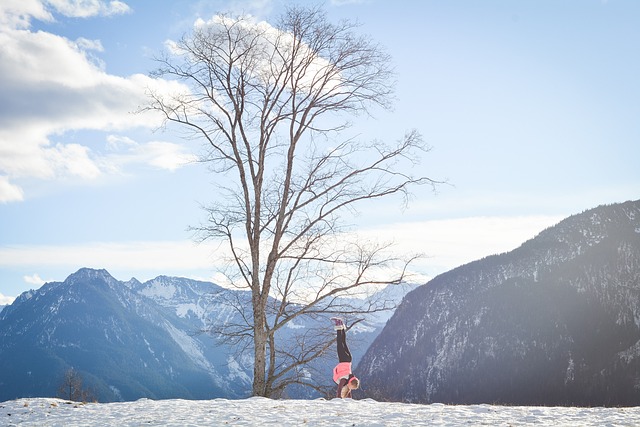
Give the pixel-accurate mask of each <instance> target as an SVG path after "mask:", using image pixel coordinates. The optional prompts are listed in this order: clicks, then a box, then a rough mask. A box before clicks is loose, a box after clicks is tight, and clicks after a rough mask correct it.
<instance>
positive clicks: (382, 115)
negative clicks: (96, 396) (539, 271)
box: [0, 0, 640, 305]
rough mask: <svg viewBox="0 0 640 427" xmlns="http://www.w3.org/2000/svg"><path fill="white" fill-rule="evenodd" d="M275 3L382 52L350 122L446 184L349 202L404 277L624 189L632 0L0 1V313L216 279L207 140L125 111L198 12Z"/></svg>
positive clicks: (277, 10) (260, 9)
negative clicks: (316, 8)
mask: <svg viewBox="0 0 640 427" xmlns="http://www.w3.org/2000/svg"><path fill="white" fill-rule="evenodd" d="M291 4H299V5H305V4H308V5H318V4H319V5H321V6H322V8H323V9H324V10H325V12H326V13H327V16H328V18H329V20H331V21H332V22H338V21H340V20H342V19H347V20H350V21H354V22H358V23H359V24H360V26H359V27H358V28H357V30H356V31H357V32H359V33H360V34H363V35H366V36H367V37H370V38H371V39H372V40H374V41H375V42H377V43H379V44H380V45H381V46H382V47H383V48H384V49H385V50H386V51H387V52H388V53H389V54H390V55H391V57H392V61H393V63H392V64H391V65H392V66H393V68H394V69H395V73H396V80H397V84H396V89H395V100H394V108H393V109H392V110H390V111H373V114H372V117H362V118H358V119H356V120H354V122H353V126H352V128H351V129H350V131H351V132H354V133H355V134H357V135H358V136H359V137H362V138H365V139H370V140H373V139H382V140H397V139H399V138H400V137H401V136H402V135H403V134H404V133H405V132H406V131H407V130H410V129H417V130H418V131H419V132H420V133H421V134H422V135H423V137H424V139H425V140H426V141H427V143H428V144H429V145H430V146H431V151H429V152H428V153H427V154H426V155H424V156H423V157H422V158H420V159H419V162H420V168H422V171H423V173H424V174H425V175H426V176H428V177H430V178H432V179H436V180H440V181H446V184H443V185H439V186H438V187H437V191H436V192H435V193H434V192H433V191H431V189H430V188H422V187H421V188H417V189H415V191H414V193H413V197H412V199H411V201H410V203H409V204H408V206H406V207H403V206H402V204H401V203H400V201H399V200H397V199H389V200H388V201H386V202H384V203H382V204H378V205H376V206H375V207H373V208H369V207H367V208H363V209H362V211H361V212H360V213H359V216H358V218H357V220H356V221H355V222H354V230H353V231H354V232H358V233H359V234H361V235H363V236H372V237H376V238H381V239H392V240H393V241H394V242H395V244H396V248H397V250H398V251H400V252H406V253H410V252H411V253H413V252H421V253H424V254H425V257H424V258H422V259H420V260H418V261H417V262H415V263H414V264H413V265H412V269H413V271H414V272H415V273H416V277H418V278H419V279H418V280H423V281H426V280H428V279H429V278H431V277H434V276H435V275H437V274H440V273H443V272H445V271H447V270H449V269H451V268H454V267H457V266H459V265H462V264H464V263H467V262H470V261H473V260H475V259H479V258H482V257H484V256H488V255H492V254H496V253H501V252H506V251H509V250H512V249H514V248H516V247H518V246H519V245H520V244H521V243H523V242H524V241H526V240H528V239H530V238H533V237H534V236H535V235H537V234H538V233H539V232H540V231H542V230H543V229H545V228H547V227H550V226H552V225H554V224H556V223H557V222H559V221H560V220H562V219H563V218H566V217H568V216H570V215H573V214H577V213H580V212H583V211H584V210H587V209H590V208H593V207H596V206H599V205H601V204H609V203H618V202H624V201H627V200H637V199H639V198H640V167H638V163H639V162H638V159H640V120H639V117H640V78H638V76H640V54H639V53H638V52H639V50H638V45H639V43H640V25H638V22H640V2H637V1H635V0H565V1H557V0H521V1H511V0H485V1H477V0H450V1H441V0H415V1H411V0H404V1H396V2H389V1H386V0H329V1H325V2H323V3H317V2H314V3H312V2H304V1H300V2H297V3H293V2H288V1H284V0H229V1H222V0H217V1H216V0H210V1H197V0H180V1H169V0H162V1H143V0H133V1H127V0H123V1H117V0H113V1H111V0H104V1H100V0H82V1H80V0H3V1H2V2H0V99H1V100H2V102H1V103H0V305H1V304H6V303H10V302H11V301H12V300H13V299H14V298H15V297H16V296H18V295H19V294H20V293H22V292H24V291H27V290H29V289H35V288H38V287H40V286H41V285H42V284H43V283H45V282H48V281H62V280H64V279H65V278H66V277H67V276H68V275H69V274H72V273H73V272H75V271H77V270H78V269H79V268H81V267H92V268H105V269H107V270H108V271H109V272H110V273H111V274H112V275H113V276H114V277H116V278H117V279H119V280H128V279H129V278H131V277H136V278H137V279H138V280H141V281H144V280H149V279H152V278H154V277H156V276H158V275H172V276H182V277H189V278H195V279H203V280H212V281H218V280H219V278H220V275H219V271H220V265H219V262H218V261H219V256H218V254H219V252H218V251H219V250H220V249H219V246H218V245H216V244H215V242H212V243H208V244H197V243H196V242H195V241H194V236H193V233H192V232H191V231H189V227H192V226H197V225H199V224H201V223H202V222H203V221H204V220H205V218H206V216H205V212H204V210H203V209H202V206H203V205H206V204H207V203H210V202H211V195H212V193H214V189H215V185H216V176H215V175H214V174H213V173H212V172H211V171H210V170H208V169H207V167H206V165H203V164H201V163H198V162H195V161H194V160H196V159H197V158H198V156H199V155H200V154H202V153H203V150H204V143H203V142H202V141H196V140H186V139H184V138H183V135H182V134H181V133H180V131H179V129H177V128H174V127H171V126H168V127H166V128H162V127H161V126H160V121H159V120H158V117H155V116H152V115H145V114H140V113H136V111H137V110H139V108H140V107H141V106H143V105H144V104H145V103H146V102H148V98H147V96H146V95H145V90H146V89H147V88H153V89H154V90H158V91H161V92H162V91H170V90H172V89H175V88H176V84H177V83H176V82H171V81H165V80H159V79H154V78H152V77H150V73H151V72H152V71H153V70H154V69H156V68H157V66H158V64H157V62H156V61H155V60H154V58H155V57H158V56H159V55H160V54H162V52H164V51H165V49H166V46H167V44H168V43H170V42H171V41H175V40H177V39H179V38H180V37H182V36H183V35H185V34H186V35H188V34H189V33H190V31H191V30H192V28H193V25H194V23H195V22H196V21H197V20H199V19H201V20H205V21H206V20H208V19H210V18H211V17H213V16H214V15H216V14H217V13H220V12H224V13H231V14H250V15H252V16H253V17H254V19H255V20H256V21H266V22H268V23H269V22H271V23H273V22H275V21H276V20H277V17H278V16H279V15H280V14H281V13H282V11H283V10H284V8H285V7H286V6H287V5H291Z"/></svg>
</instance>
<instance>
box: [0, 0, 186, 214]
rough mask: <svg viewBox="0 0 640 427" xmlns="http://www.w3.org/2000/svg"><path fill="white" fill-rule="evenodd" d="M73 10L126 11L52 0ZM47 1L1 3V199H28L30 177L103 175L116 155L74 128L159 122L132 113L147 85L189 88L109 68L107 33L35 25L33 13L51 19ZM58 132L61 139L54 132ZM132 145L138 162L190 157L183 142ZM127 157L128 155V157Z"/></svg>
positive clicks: (62, 9)
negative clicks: (77, 136) (69, 33)
mask: <svg viewBox="0 0 640 427" xmlns="http://www.w3.org/2000/svg"><path fill="white" fill-rule="evenodd" d="M44 4H45V6H48V7H50V8H53V9H55V10H56V11H57V12H59V13H62V14H63V15H65V16H73V17H87V16H93V15H111V14H115V13H124V12H126V11H127V10H128V6H126V4H124V3H122V2H119V1H111V2H104V1H97V0H87V1H77V0H60V1H51V2H48V3H44ZM45 6H43V3H42V2H37V1H34V0H24V1H23V0H17V1H13V0H9V1H8V2H2V5H0V23H4V24H6V25H3V26H1V27H0V46H2V48H1V49H0V98H1V99H2V100H3V102H2V104H1V105H0V177H1V178H0V201H4V202H9V201H19V200H23V198H24V194H23V191H22V189H21V188H20V187H19V185H20V184H19V181H20V180H21V179H24V178H32V177H33V178H38V179H58V178H68V177H74V178H81V179H95V178H97V177H99V176H101V175H102V174H104V173H105V172H110V171H111V169H109V168H107V169H106V170H103V169H102V167H103V166H104V165H108V163H109V162H108V161H106V160H104V159H103V158H102V156H101V155H100V153H98V152H95V151H92V150H91V149H90V148H89V147H88V145H87V143H86V142H83V141H79V142H75V143H73V144H71V143H66V142H65V140H64V139H65V133H66V132H68V131H73V130H82V129H87V130H98V131H124V130H127V129H132V128H138V127H147V128H153V127H156V126H158V124H159V123H160V117H159V116H157V115H151V114H132V112H133V111H136V110H138V109H139V107H140V106H141V105H144V104H146V103H147V102H148V98H147V95H146V93H145V91H146V90H147V88H153V90H155V91H157V92H160V93H163V92H165V91H170V92H175V91H184V87H183V86H182V85H180V84H179V83H176V82H169V81H163V80H156V79H151V78H149V77H147V76H145V75H142V74H134V75H131V76H128V77H120V76H115V75H110V74H107V73H106V72H104V65H103V64H102V61H101V60H100V59H98V58H97V57H96V56H94V53H92V52H101V51H103V50H104V48H103V46H102V43H101V42H100V40H89V39H86V38H82V37H80V38H78V39H76V40H75V41H71V40H68V39H66V38H64V37H61V36H58V35H55V34H51V33H47V32H44V31H38V32H32V31H29V29H28V28H29V22H30V19H31V18H33V19H39V20H51V19H53V18H52V17H51V15H50V14H49V13H48V12H47V9H46V8H45ZM54 137H55V143H54V142H53V141H52V139H53V138H54ZM138 151H141V152H131V153H129V154H130V155H132V156H134V160H133V162H141V161H145V160H146V161H148V162H149V163H150V164H152V165H153V166H156V167H160V168H164V169H169V170H175V168H177V167H179V166H180V165H182V164H184V160H185V158H189V156H188V155H187V154H186V153H184V152H183V151H182V150H181V149H180V148H179V147H178V146H170V145H163V144H160V145H158V144H152V145H150V146H142V148H139V150H138ZM125 163H126V162H125Z"/></svg>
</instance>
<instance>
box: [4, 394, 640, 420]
mask: <svg viewBox="0 0 640 427" xmlns="http://www.w3.org/2000/svg"><path fill="white" fill-rule="evenodd" d="M0 425H1V426H39V427H40V426H64V427H72V426H181V427H185V426H263V425H272V426H299V425H308V426H483V425H485V426H487V425H488V426H528V425H536V426H581V427H585V426H598V427H603V426H612V427H613V426H639V425H640V407H633V408H574V407H531V406H526V407H525V406H493V405H471V406H464V405H459V406H450V405H442V404H432V405H414V404H405V403H381V402H376V401H374V400H371V399H364V400H350V399H344V400H342V399H333V400H324V399H318V400H271V399H265V398H257V397H254V398H250V399H245V400H227V399H215V400H200V401H190V400H157V401H156V400H148V399H142V400H138V401H136V402H125V403H87V404H82V403H73V402H66V401H64V400H60V399H47V398H33V399H18V400H12V401H8V402H2V403H0Z"/></svg>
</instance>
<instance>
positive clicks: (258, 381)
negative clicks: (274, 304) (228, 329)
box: [252, 294, 267, 397]
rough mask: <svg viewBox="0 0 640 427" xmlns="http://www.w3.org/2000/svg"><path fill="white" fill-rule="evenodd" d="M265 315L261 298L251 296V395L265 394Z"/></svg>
mask: <svg viewBox="0 0 640 427" xmlns="http://www.w3.org/2000/svg"><path fill="white" fill-rule="evenodd" d="M265 324H266V316H265V310H264V306H262V303H261V298H260V297H259V296H257V295H255V294H254V296H253V352H254V353H253V359H254V364H253V393H252V395H253V396H265V397H267V396H266V394H265V393H266V377H265V375H266V371H267V363H266V355H267V332H266V328H265Z"/></svg>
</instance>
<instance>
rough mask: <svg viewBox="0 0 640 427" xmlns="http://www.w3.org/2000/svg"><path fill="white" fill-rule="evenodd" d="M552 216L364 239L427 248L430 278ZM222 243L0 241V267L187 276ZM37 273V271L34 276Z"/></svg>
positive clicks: (418, 268) (420, 271)
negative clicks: (0, 243) (51, 243)
mask: <svg viewBox="0 0 640 427" xmlns="http://www.w3.org/2000/svg"><path fill="white" fill-rule="evenodd" d="M561 219H562V218H560V217H556V216H527V217H476V218H461V219H452V220H442V221H425V222H410V223H404V224H392V225H389V226H384V227H382V226H381V227H376V228H368V229H366V230H362V231H361V232H359V233H358V234H359V235H361V236H362V237H365V238H372V239H378V240H381V241H394V242H395V243H396V248H395V250H396V251H397V252H400V253H407V254H414V253H425V254H426V255H427V257H425V258H424V259H421V260H420V261H419V262H416V263H415V264H414V265H413V272H412V273H413V274H415V275H416V276H415V277H421V278H424V280H425V281H426V278H427V277H432V276H433V275H435V274H440V273H443V272H445V271H448V270H450V269H452V268H455V267H458V266H460V265H462V264H465V263H468V262H471V261H474V260H477V259H480V258H483V257H485V256H489V255H493V254H497V253H502V252H507V251H510V250H512V249H515V248H516V247H518V246H519V245H520V244H522V243H524V242H525V241H526V240H529V239H531V238H533V237H534V236H536V235H537V234H538V233H540V232H541V231H542V230H544V229H545V228H548V227H550V226H552V225H555V224H556V223H558V222H559V221H560V220H561ZM224 251H225V247H224V245H222V246H219V245H217V244H215V243H210V244H198V245H197V244H194V243H192V242H190V241H142V242H117V243H115V242H99V243H87V244H79V245H61V246H44V245H41V246H26V245H25V246H11V247H1V246H0V267H11V268H16V267H21V268H33V269H36V268H37V269H40V270H41V271H43V270H46V269H47V268H54V267H55V268H57V269H59V268H66V269H67V270H68V271H69V272H73V271H75V270H76V269H78V268H81V267H92V266H93V267H96V268H106V269H107V270H109V271H110V272H111V273H112V274H116V273H118V274H120V275H123V277H124V275H125V274H129V275H131V276H136V277H138V278H139V279H140V277H139V272H141V271H144V272H150V273H151V277H155V276H154V275H160V274H180V275H185V276H187V277H193V276H194V275H202V274H203V272H205V271H208V272H213V271H222V270H221V269H222V266H221V265H216V263H217V262H219V261H220V260H221V259H223V257H224V256H225V252H224ZM33 277H35V276H33ZM218 279H219V280H220V281H221V279H220V278H218Z"/></svg>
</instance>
